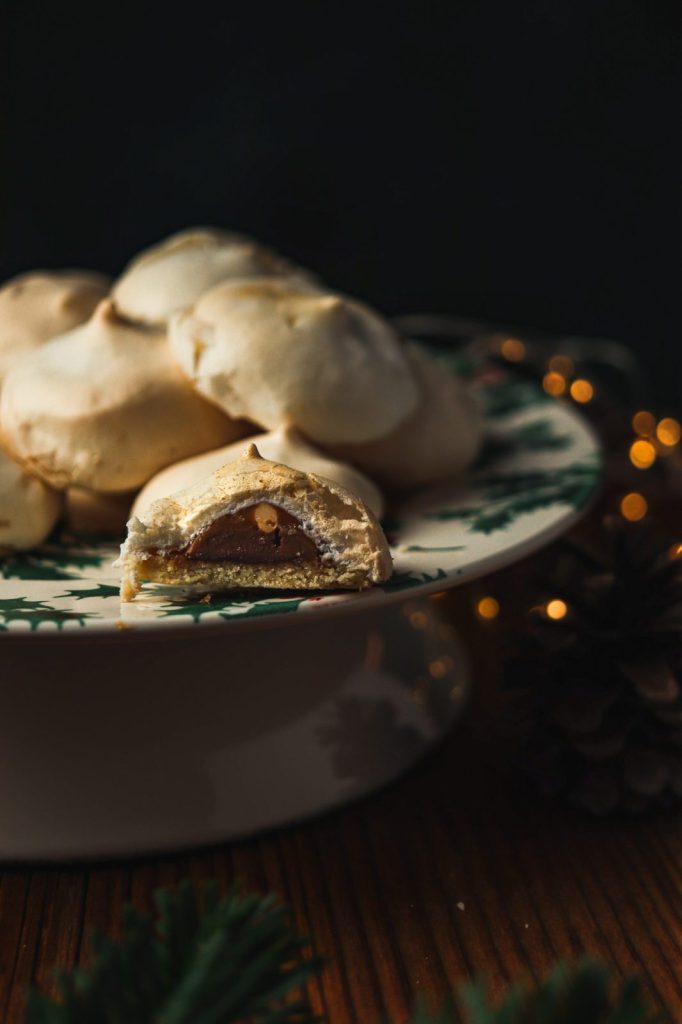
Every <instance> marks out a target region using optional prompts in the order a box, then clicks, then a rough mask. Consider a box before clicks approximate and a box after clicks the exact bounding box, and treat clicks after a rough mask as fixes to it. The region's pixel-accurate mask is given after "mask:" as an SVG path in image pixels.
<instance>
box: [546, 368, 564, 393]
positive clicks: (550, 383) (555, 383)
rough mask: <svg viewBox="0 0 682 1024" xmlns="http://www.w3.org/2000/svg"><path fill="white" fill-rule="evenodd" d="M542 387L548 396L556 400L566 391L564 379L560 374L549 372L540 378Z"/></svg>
mask: <svg viewBox="0 0 682 1024" xmlns="http://www.w3.org/2000/svg"><path fill="white" fill-rule="evenodd" d="M542 386H543V388H544V389H545V391H546V392H547V394H548V395H552V396H553V397H554V398H558V397H559V395H563V393H564V392H565V390H566V378H565V377H564V375H563V374H562V373H554V372H553V371H551V370H550V372H549V373H546V374H545V376H544V377H543V378H542Z"/></svg>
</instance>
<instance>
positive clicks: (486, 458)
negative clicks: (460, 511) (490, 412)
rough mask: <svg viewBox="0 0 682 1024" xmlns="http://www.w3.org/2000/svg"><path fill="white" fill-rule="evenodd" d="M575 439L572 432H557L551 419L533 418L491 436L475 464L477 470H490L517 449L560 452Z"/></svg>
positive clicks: (568, 446)
mask: <svg viewBox="0 0 682 1024" xmlns="http://www.w3.org/2000/svg"><path fill="white" fill-rule="evenodd" d="M572 443H573V439H572V437H571V436H570V434H557V433H556V431H555V429H554V423H553V422H552V420H550V419H538V420H533V422H532V423H524V424H523V426H521V427H519V428H518V429H516V430H512V431H510V432H508V433H505V434H496V435H495V436H492V437H491V436H489V437H488V439H487V441H486V444H485V447H484V448H483V451H482V452H481V454H480V456H479V458H478V461H477V463H476V466H475V471H476V472H481V471H482V470H484V469H485V470H488V469H489V468H490V467H491V466H493V465H495V463H497V462H500V461H501V460H502V459H508V458H510V457H511V456H513V455H514V454H515V453H516V452H517V451H523V452H558V451H564V450H565V449H566V448H570V447H571V445H572Z"/></svg>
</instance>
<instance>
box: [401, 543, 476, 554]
mask: <svg viewBox="0 0 682 1024" xmlns="http://www.w3.org/2000/svg"><path fill="white" fill-rule="evenodd" d="M465 547H466V545H465V544H450V545H447V546H446V547H442V548H430V547H423V546H422V545H421V544H409V545H408V546H407V547H406V548H405V551H420V552H429V551H432V552H433V551H464V548H465Z"/></svg>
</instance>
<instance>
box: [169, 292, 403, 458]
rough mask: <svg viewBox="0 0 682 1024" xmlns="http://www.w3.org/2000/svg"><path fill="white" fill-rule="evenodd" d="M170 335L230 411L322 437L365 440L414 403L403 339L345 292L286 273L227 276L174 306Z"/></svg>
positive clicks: (200, 384)
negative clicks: (281, 276)
mask: <svg viewBox="0 0 682 1024" xmlns="http://www.w3.org/2000/svg"><path fill="white" fill-rule="evenodd" d="M169 339H170V344H171V348H172V349H173V351H174V353H175V355H176V357H177V359H178V361H179V363H180V365H181V366H182V368H183V370H184V371H185V373H186V374H187V376H188V377H189V378H190V379H191V380H192V381H193V382H194V384H195V386H196V388H197V390H198V391H199V392H200V393H201V394H202V395H204V396H205V397H206V398H208V399H210V400H211V401H213V402H215V403H216V404H217V405H219V406H220V407H221V408H222V409H224V410H225V412H227V413H228V414H229V415H230V416H234V417H245V418H246V419H249V420H252V421H253V422H255V423H258V424H259V425H260V426H262V427H265V428H266V429H269V430H272V429H274V428H275V427H277V426H279V424H281V423H290V424H293V425H294V426H296V427H298V428H299V430H301V432H302V433H304V434H305V435H306V437H309V438H310V439H311V440H313V441H316V442H321V443H327V444H332V443H336V442H338V443H354V442H362V441H371V440H374V439H375V438H378V437H383V436H384V435H386V434H388V433H390V432H391V431H392V430H394V429H395V428H396V427H397V426H398V425H399V424H400V423H401V422H402V421H403V420H405V419H406V418H407V417H408V416H409V415H410V414H411V413H412V412H413V411H414V409H415V408H416V406H417V402H418V399H419V391H418V387H417V384H416V381H415V379H414V374H413V372H412V369H411V367H410V364H409V361H408V358H407V356H406V354H405V351H404V347H403V344H402V342H401V339H400V338H399V336H398V335H397V334H396V333H395V331H394V330H393V328H392V327H391V326H390V324H389V323H388V322H387V321H385V320H384V319H383V318H382V317H381V316H379V314H378V313H375V312H374V311H373V310H371V309H369V308H368V307H367V306H365V305H363V304H362V303H360V302H356V301H355V300H353V299H348V298H345V297H343V296H341V295H336V294H330V293H323V292H320V291H317V292H312V291H303V290H302V289H301V288H299V287H297V286H295V285H294V284H292V282H291V281H288V280H277V279H274V278H272V279H260V280H251V281H241V282H239V281H237V282H228V283H224V284H221V285H218V287H217V288H213V289H212V290H211V291H209V292H207V293H206V294H205V295H203V296H202V297H201V298H200V299H199V301H198V302H197V303H196V305H195V306H194V307H193V308H192V310H188V311H187V312H185V313H179V314H176V316H175V317H173V318H172V320H171V322H170V327H169Z"/></svg>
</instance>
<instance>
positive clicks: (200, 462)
mask: <svg viewBox="0 0 682 1024" xmlns="http://www.w3.org/2000/svg"><path fill="white" fill-rule="evenodd" d="M249 441H250V442H252V443H253V444H255V445H256V447H257V448H258V451H259V452H260V454H261V455H262V456H263V458H264V459H268V460H269V461H270V462H278V463H280V464H281V465H283V466H289V468H290V469H298V470H301V471H302V472H303V473H315V475H316V476H320V477H324V478H325V479H326V480H331V481H333V482H334V483H335V484H338V485H339V486H340V487H344V488H345V489H346V490H347V491H350V493H351V494H356V495H357V496H358V497H359V498H361V499H362V500H363V501H364V503H365V505H367V507H368V508H369V509H371V510H372V512H373V513H374V515H375V516H376V517H377V519H381V517H382V516H383V514H384V499H383V496H382V494H381V491H380V490H379V488H378V487H377V486H376V485H375V484H374V483H372V481H371V480H368V478H367V477H366V476H364V475H363V474H362V473H361V472H360V471H359V470H358V469H354V468H353V466H350V465H348V464H347V463H344V462H337V461H336V460H335V459H331V458H329V456H327V455H325V454H324V453H323V452H321V451H319V450H318V449H317V448H315V447H313V445H312V444H310V442H308V441H306V439H305V438H304V437H302V436H301V434H300V433H299V432H298V431H297V430H296V429H295V427H288V426H282V427H278V428H277V430H272V431H270V433H267V434H256V435H254V436H253V437H250V438H249ZM243 450H244V441H243V440H242V441H235V442H234V443H233V444H228V445H226V446H225V447H224V448H217V449H216V450H215V451H212V452H205V453H204V454H203V455H195V456H194V457H193V458H191V459H183V460H182V462H176V463H175V465H174V466H166V468H165V469H162V470H161V472H160V473H157V474H156V476H154V477H152V479H151V480H150V481H149V483H147V484H146V485H145V486H144V487H143V488H142V490H141V491H140V493H139V494H138V495H137V498H136V499H135V502H134V504H133V507H132V511H131V515H134V516H137V515H141V514H142V513H143V512H144V510H145V509H147V508H149V506H150V505H151V503H152V502H153V501H157V500H158V499H159V498H167V497H168V496H169V495H170V494H174V493H175V492H176V491H182V490H185V488H187V487H191V486H192V485H193V484H195V483H198V482H199V481H200V480H202V479H204V478H205V477H207V476H210V474H211V473H214V472H215V471H216V470H217V469H220V467H221V466H224V465H226V464H227V463H229V462H233V461H234V460H235V459H237V458H239V456H240V455H241V453H242V452H243Z"/></svg>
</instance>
